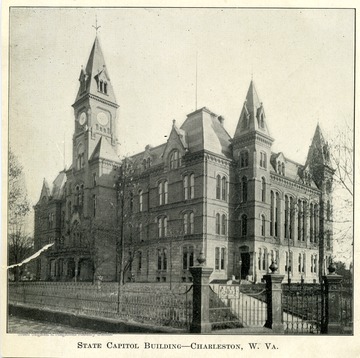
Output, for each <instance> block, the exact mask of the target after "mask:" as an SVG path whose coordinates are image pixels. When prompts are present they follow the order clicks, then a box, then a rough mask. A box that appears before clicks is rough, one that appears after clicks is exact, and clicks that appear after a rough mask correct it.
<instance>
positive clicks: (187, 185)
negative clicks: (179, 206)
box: [183, 175, 189, 200]
mask: <svg viewBox="0 0 360 358" xmlns="http://www.w3.org/2000/svg"><path fill="white" fill-rule="evenodd" d="M183 183H184V199H185V200H187V199H188V189H189V188H188V187H189V177H188V176H187V175H185V176H184V181H183Z"/></svg>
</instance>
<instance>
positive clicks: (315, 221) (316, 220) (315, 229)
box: [314, 204, 319, 242]
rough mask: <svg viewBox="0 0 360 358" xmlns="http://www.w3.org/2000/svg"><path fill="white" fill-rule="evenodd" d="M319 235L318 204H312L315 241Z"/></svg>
mask: <svg viewBox="0 0 360 358" xmlns="http://www.w3.org/2000/svg"><path fill="white" fill-rule="evenodd" d="M318 236H319V206H318V204H315V206H314V242H317V239H318Z"/></svg>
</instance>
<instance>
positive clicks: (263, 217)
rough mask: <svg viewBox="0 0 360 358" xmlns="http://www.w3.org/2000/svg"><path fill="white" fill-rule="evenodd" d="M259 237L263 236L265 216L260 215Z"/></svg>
mask: <svg viewBox="0 0 360 358" xmlns="http://www.w3.org/2000/svg"><path fill="white" fill-rule="evenodd" d="M261 236H265V215H261Z"/></svg>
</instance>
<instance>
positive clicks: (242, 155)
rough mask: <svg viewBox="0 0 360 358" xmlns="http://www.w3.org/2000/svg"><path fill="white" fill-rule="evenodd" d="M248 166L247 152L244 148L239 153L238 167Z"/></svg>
mask: <svg viewBox="0 0 360 358" xmlns="http://www.w3.org/2000/svg"><path fill="white" fill-rule="evenodd" d="M248 166H249V152H248V151H247V150H244V151H242V152H241V153H240V167H241V168H246V167H248Z"/></svg>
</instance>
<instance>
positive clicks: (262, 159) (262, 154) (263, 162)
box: [260, 152, 266, 169]
mask: <svg viewBox="0 0 360 358" xmlns="http://www.w3.org/2000/svg"><path fill="white" fill-rule="evenodd" d="M260 168H264V169H266V153H265V152H260Z"/></svg>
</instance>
